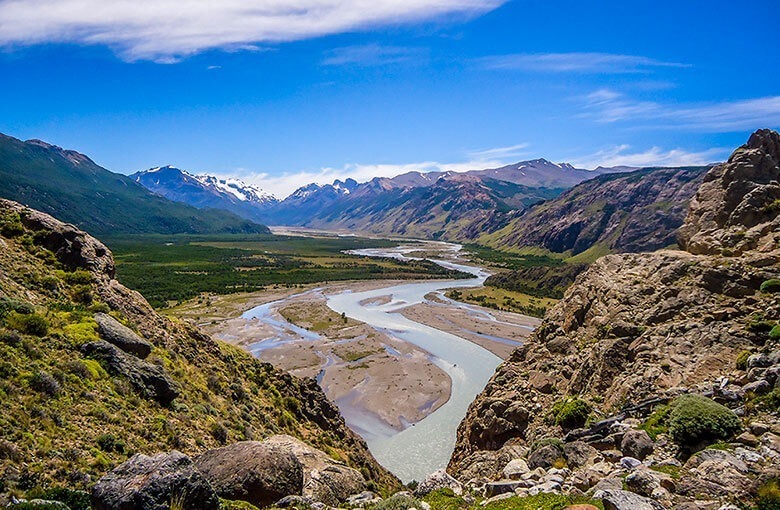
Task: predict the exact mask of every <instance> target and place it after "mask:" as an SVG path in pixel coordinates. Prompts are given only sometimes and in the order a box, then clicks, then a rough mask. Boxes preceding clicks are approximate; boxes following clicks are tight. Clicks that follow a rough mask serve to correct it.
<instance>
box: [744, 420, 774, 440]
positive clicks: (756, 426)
mask: <svg viewBox="0 0 780 510" xmlns="http://www.w3.org/2000/svg"><path fill="white" fill-rule="evenodd" d="M748 428H749V429H750V432H752V433H753V435H755V436H756V437H760V436H762V435H764V434H765V433H767V432H769V425H767V424H766V423H761V422H760V421H754V422H753V423H751V424H750V426H749V427H748Z"/></svg>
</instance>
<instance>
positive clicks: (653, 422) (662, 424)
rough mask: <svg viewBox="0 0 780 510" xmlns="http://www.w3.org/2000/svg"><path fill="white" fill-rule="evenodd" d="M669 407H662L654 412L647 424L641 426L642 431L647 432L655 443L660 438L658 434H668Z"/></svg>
mask: <svg viewBox="0 0 780 510" xmlns="http://www.w3.org/2000/svg"><path fill="white" fill-rule="evenodd" d="M670 410H671V409H670V407H669V406H661V407H659V408H658V409H656V410H655V411H653V414H651V415H650V416H648V417H647V419H646V420H645V422H644V423H643V424H642V425H640V426H639V428H640V429H642V430H644V431H645V432H647V435H648V436H650V439H652V440H653V441H655V439H656V437H658V434H666V432H668V430H669V427H668V426H667V423H666V422H667V420H668V418H669V411H670Z"/></svg>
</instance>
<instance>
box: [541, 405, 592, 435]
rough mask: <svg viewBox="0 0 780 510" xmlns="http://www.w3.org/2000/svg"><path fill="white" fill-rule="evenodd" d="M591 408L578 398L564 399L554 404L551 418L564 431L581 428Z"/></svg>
mask: <svg viewBox="0 0 780 510" xmlns="http://www.w3.org/2000/svg"><path fill="white" fill-rule="evenodd" d="M592 410H593V408H592V406H591V405H590V404H589V403H588V402H586V401H585V400H583V399H581V398H579V397H566V398H564V399H563V400H560V401H558V402H556V403H555V405H554V406H553V408H552V411H551V417H552V419H553V422H554V423H555V424H556V425H560V426H561V427H563V428H565V429H573V428H578V427H582V426H583V425H585V422H587V421H588V417H589V416H590V413H591V411H592Z"/></svg>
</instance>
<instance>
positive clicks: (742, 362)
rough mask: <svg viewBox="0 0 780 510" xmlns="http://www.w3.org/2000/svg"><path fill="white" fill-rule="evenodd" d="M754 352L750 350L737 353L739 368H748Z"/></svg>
mask: <svg viewBox="0 0 780 510" xmlns="http://www.w3.org/2000/svg"><path fill="white" fill-rule="evenodd" d="M751 354H752V353H751V352H750V351H742V352H740V353H739V354H738V355H737V361H736V366H737V370H747V368H748V366H747V362H748V358H749V357H750V355H751Z"/></svg>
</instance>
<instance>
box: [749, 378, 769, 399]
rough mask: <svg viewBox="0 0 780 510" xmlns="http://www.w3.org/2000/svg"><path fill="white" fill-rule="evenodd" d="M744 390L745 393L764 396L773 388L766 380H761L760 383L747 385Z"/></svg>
mask: <svg viewBox="0 0 780 510" xmlns="http://www.w3.org/2000/svg"><path fill="white" fill-rule="evenodd" d="M742 389H743V390H744V391H745V393H747V392H751V393H755V394H756V395H763V394H764V393H769V391H770V390H771V389H772V386H770V385H769V383H768V382H766V380H764V379H759V380H758V381H754V382H752V383H747V384H746V385H744V386H743V387H742Z"/></svg>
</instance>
